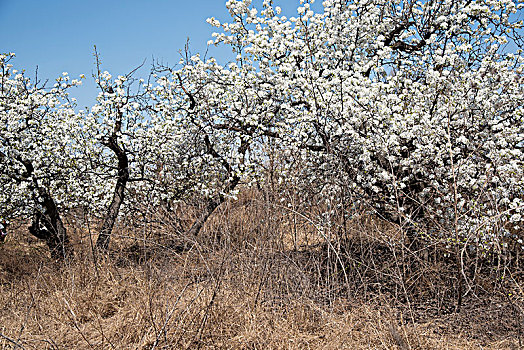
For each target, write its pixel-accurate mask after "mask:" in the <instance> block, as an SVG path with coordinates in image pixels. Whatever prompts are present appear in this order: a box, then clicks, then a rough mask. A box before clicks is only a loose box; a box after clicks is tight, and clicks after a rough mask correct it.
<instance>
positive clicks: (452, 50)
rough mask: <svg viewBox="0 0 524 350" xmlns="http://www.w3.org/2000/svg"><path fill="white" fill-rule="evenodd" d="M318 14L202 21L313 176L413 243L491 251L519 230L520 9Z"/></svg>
mask: <svg viewBox="0 0 524 350" xmlns="http://www.w3.org/2000/svg"><path fill="white" fill-rule="evenodd" d="M312 4H313V1H301V5H300V7H298V10H297V14H296V15H295V16H293V17H289V18H288V17H287V16H285V15H283V14H282V13H281V11H282V10H281V9H280V8H279V7H278V6H274V4H273V1H269V0H266V1H264V3H263V9H262V10H261V11H258V10H257V9H255V8H254V7H252V6H251V1H250V0H243V1H235V0H231V1H228V2H227V7H228V9H229V11H230V13H231V17H232V22H231V23H220V22H219V21H218V20H216V19H214V18H211V19H210V20H209V22H210V23H211V24H212V25H214V26H216V27H217V28H220V29H221V31H220V32H218V33H215V34H214V35H215V41H214V43H215V44H225V45H229V46H230V47H231V48H232V50H234V51H235V52H236V54H237V55H238V56H237V62H238V63H237V64H238V65H239V66H240V67H244V68H243V69H244V70H246V69H247V68H245V67H250V68H251V69H252V72H253V73H252V74H253V77H254V78H255V80H256V81H257V83H255V82H253V83H252V84H253V86H256V84H259V85H262V84H265V86H270V87H271V89H270V90H271V93H270V94H268V95H267V96H266V97H265V100H266V101H271V102H267V103H272V104H275V105H276V106H277V107H276V108H275V110H278V117H276V118H275V119H272V121H273V122H274V124H273V127H274V128H273V129H272V131H274V132H275V136H276V137H278V138H279V139H280V140H281V141H282V142H283V143H285V144H287V145H288V147H289V148H290V149H296V150H297V151H298V153H299V154H301V155H302V157H305V159H306V160H309V161H310V165H311V166H310V168H309V174H310V175H311V176H316V178H320V179H322V178H324V179H326V183H327V177H328V176H329V178H330V179H331V178H336V179H338V180H337V182H335V185H331V186H327V187H331V188H332V187H333V186H335V187H338V188H341V187H343V188H344V191H343V192H344V193H346V194H349V196H350V197H351V198H353V199H355V198H356V199H357V200H358V201H360V202H363V203H366V204H367V205H369V206H370V207H372V208H373V209H374V210H375V212H376V213H378V214H379V215H380V216H381V217H383V218H385V219H386V220H389V221H392V222H395V223H397V224H401V225H404V226H405V227H407V228H408V229H409V230H408V231H409V232H412V233H416V232H426V233H430V232H439V233H440V234H444V235H445V238H447V239H451V240H454V241H457V240H461V241H466V242H467V243H476V244H478V245H480V246H482V247H489V246H490V245H491V244H493V243H495V242H498V241H499V240H500V238H501V237H503V236H506V235H507V234H508V232H509V231H508V230H513V232H518V230H519V227H520V230H521V227H522V226H521V225H522V216H521V213H522V210H523V205H524V201H523V193H524V153H523V147H524V116H523V112H524V111H523V107H522V106H524V84H523V83H524V76H523V63H524V56H523V54H522V50H521V48H522V45H523V41H522V37H521V34H522V21H521V20H520V19H519V17H518V15H519V14H521V13H522V6H523V4H522V3H520V2H519V1H512V0H501V1H484V0H477V1H475V0H471V1H455V0H442V1H411V0H409V1H405V0H395V1H383V0H377V1H368V0H352V1H336V0H327V1H324V2H323V3H322V4H323V9H322V10H321V11H318V12H315V11H314V10H313V6H312ZM217 81H218V79H217ZM242 93H243V91H242V87H240V86H239V87H238V90H237V92H236V93H235V94H237V95H241V94H242ZM255 122H256V119H255ZM258 125H259V127H260V128H262V127H265V126H263V125H260V124H258ZM304 180H305V181H306V180H307V179H304ZM330 183H332V182H331V181H330ZM324 187H326V186H324ZM348 198H349V197H348Z"/></svg>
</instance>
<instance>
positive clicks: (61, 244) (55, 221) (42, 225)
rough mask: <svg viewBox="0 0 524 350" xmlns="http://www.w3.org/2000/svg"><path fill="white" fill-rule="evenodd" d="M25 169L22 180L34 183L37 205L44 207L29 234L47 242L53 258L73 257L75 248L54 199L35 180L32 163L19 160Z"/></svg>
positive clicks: (36, 217)
mask: <svg viewBox="0 0 524 350" xmlns="http://www.w3.org/2000/svg"><path fill="white" fill-rule="evenodd" d="M17 160H18V161H19V162H20V163H22V164H23V166H24V167H25V170H26V171H25V172H24V173H22V174H21V178H23V179H26V180H28V181H30V182H31V183H32V188H33V189H34V190H36V191H37V192H38V195H39V198H35V203H36V204H38V205H40V206H41V207H43V211H37V212H36V213H35V218H34V220H33V223H32V225H31V226H30V227H29V232H30V233H31V234H33V236H35V237H37V238H39V239H42V240H45V242H46V243H47V246H48V247H49V250H50V251H51V256H52V257H53V258H54V259H56V260H64V259H68V258H70V257H72V256H73V246H72V245H71V242H70V241H69V237H68V236H67V231H66V229H65V227H64V223H63V222H62V219H61V218H60V213H59V212H58V208H57V206H56V203H55V201H54V199H53V197H52V196H51V195H50V194H49V192H48V191H47V190H46V189H45V188H43V187H41V186H40V185H39V184H38V181H37V179H35V178H33V172H34V170H35V169H34V167H33V164H32V162H31V161H29V160H26V159H22V158H17Z"/></svg>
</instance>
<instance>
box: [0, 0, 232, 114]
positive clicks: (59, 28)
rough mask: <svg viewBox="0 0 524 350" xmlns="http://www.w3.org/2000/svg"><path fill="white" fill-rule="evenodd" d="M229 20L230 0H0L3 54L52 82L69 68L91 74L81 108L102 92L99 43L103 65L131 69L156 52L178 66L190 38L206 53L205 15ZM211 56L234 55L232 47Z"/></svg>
mask: <svg viewBox="0 0 524 350" xmlns="http://www.w3.org/2000/svg"><path fill="white" fill-rule="evenodd" d="M211 16H214V17H216V18H218V19H227V18H228V17H229V16H228V12H227V9H226V7H225V0H190V1H179V0H105V1H104V0H0V52H15V53H16V56H17V57H16V60H15V61H14V65H15V67H16V68H18V69H25V70H26V71H27V73H28V76H30V77H32V76H34V71H35V68H36V66H37V65H38V76H39V77H40V78H41V79H50V80H51V81H52V80H53V79H54V78H55V77H57V76H58V75H60V74H61V73H62V72H64V71H65V72H68V73H69V74H70V75H71V76H72V77H78V76H79V75H80V74H85V75H86V77H87V79H86V80H85V81H84V86H82V87H80V88H77V89H75V90H73V91H72V95H74V96H76V97H78V101H79V105H80V106H79V107H83V106H86V105H91V104H93V102H94V98H95V96H96V93H97V92H96V89H95V87H94V83H93V82H92V80H93V79H92V78H91V74H92V73H93V72H94V69H95V65H94V57H93V45H96V46H97V49H98V52H99V53H100V55H101V58H102V64H103V67H102V68H103V69H105V70H108V71H110V72H111V73H113V75H115V74H125V73H127V72H129V71H131V70H132V69H134V68H136V67H137V66H138V65H140V64H141V63H142V62H143V61H144V59H147V61H146V66H148V67H149V66H150V65H151V63H152V57H154V58H155V59H157V60H160V61H163V62H164V63H167V64H170V65H174V64H176V63H177V62H178V60H179V58H180V55H179V50H181V49H183V48H184V45H185V43H186V40H187V38H189V39H190V45H191V49H192V51H193V52H194V53H196V52H205V50H206V48H207V44H206V43H207V41H208V40H209V39H211V33H212V32H213V28H212V27H211V26H210V25H208V24H207V23H206V18H208V17H211ZM210 50H211V51H210V53H211V54H212V55H214V56H216V57H217V58H219V59H222V60H228V58H229V51H228V50H227V49H226V48H214V47H212V48H211V49H210Z"/></svg>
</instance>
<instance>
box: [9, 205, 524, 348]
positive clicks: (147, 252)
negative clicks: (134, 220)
mask: <svg viewBox="0 0 524 350" xmlns="http://www.w3.org/2000/svg"><path fill="white" fill-rule="evenodd" d="M279 213H280V214H279ZM293 215H294V214H293ZM293 215H291V214H290V212H289V211H287V212H283V211H277V210H275V208H274V207H273V208H269V207H268V206H265V205H259V204H257V202H255V201H248V200H242V198H241V200H239V201H238V202H235V203H228V204H227V205H225V206H224V207H223V208H221V210H220V211H219V212H218V213H216V215H214V217H213V218H212V220H211V221H210V222H209V223H208V224H207V225H206V227H205V230H204V232H202V235H201V237H199V238H198V239H197V240H189V239H185V240H184V237H180V236H179V235H175V234H173V233H172V232H170V230H169V225H167V224H166V223H165V222H161V221H159V222H157V223H155V224H152V223H150V224H147V225H145V224H144V225H142V226H140V225H130V224H129V225H128V224H126V226H121V227H119V228H118V230H117V232H115V239H114V240H113V242H112V248H111V249H112V250H111V252H110V254H109V255H108V256H105V257H103V256H100V255H96V254H94V253H93V250H92V249H91V246H92V245H91V239H90V237H89V234H88V231H87V230H86V229H83V228H80V227H76V226H73V225H71V226H70V228H69V231H70V232H71V234H72V236H73V239H74V241H75V258H74V260H73V261H71V262H68V263H67V264H65V265H64V264H57V263H53V262H51V260H50V258H49V256H48V255H49V253H48V251H47V250H46V247H45V246H44V245H43V244H42V243H41V242H38V241H37V240H36V239H34V238H32V237H31V236H29V235H28V234H27V233H26V232H25V230H24V228H23V227H21V228H19V229H18V230H17V232H15V233H13V234H12V235H11V236H10V237H9V240H8V241H7V242H6V243H5V244H4V245H3V246H1V247H0V348H1V349H402V350H404V349H518V348H520V347H519V342H520V340H519V338H520V334H519V332H520V323H521V322H522V321H521V315H520V313H521V312H520V309H519V307H518V305H520V304H519V303H518V302H519V301H520V299H521V297H522V295H518V293H519V292H518V288H517V289H514V290H512V293H513V295H512V296H511V297H509V298H504V297H503V296H499V294H497V293H495V292H492V293H491V294H489V293H488V292H487V291H486V293H484V294H481V293H480V292H476V293H473V292H472V293H470V294H469V297H466V298H465V300H464V306H463V308H462V310H461V311H460V312H459V313H454V312H451V311H449V305H448V304H449V303H451V301H449V300H448V299H449V298H448V297H449V295H450V294H449V293H448V291H449V290H451V286H448V285H446V283H448V282H442V283H441V284H439V282H438V281H439V278H436V277H435V278H432V277H431V276H439V275H440V274H441V272H442V269H446V268H447V267H446V266H445V265H443V263H442V262H439V261H435V263H428V264H427V266H426V267H425V269H424V270H423V271H422V272H420V273H419V274H411V275H409V276H408V277H409V278H407V279H404V280H403V281H404V282H402V283H397V282H395V281H397V280H396V277H395V273H396V272H395V271H399V270H398V269H397V270H396V269H395V268H394V266H395V264H393V263H392V262H393V261H394V260H395V259H397V260H398V259H399V257H396V258H395V259H393V256H382V257H380V256H378V255H380V254H382V255H384V254H387V251H384V252H382V253H380V249H382V248H381V247H382V244H384V242H386V241H390V240H394V239H398V237H395V234H396V233H395V232H393V231H391V232H389V233H387V232H385V231H387V230H389V229H388V228H387V227H381V226H380V225H377V224H372V223H370V222H372V221H373V220H357V221H355V222H352V223H349V226H348V227H349V228H350V232H351V237H352V239H353V240H354V241H355V242H359V244H360V250H359V251H360V253H359V254H357V251H356V250H351V249H349V248H348V249H345V250H337V249H335V248H334V246H336V245H338V244H341V242H340V241H337V239H335V238H333V237H327V236H329V235H331V234H332V233H330V232H327V233H326V232H322V233H319V232H316V231H315V229H314V227H313V225H312V224H311V222H308V220H307V218H304V217H303V218H297V217H294V216H293ZM388 237H389V238H388ZM377 240H379V241H377ZM372 242H374V243H373V245H370V244H371V243H372ZM366 245H367V246H369V250H367V249H368V248H365V247H364V246H366ZM330 246H333V249H330ZM354 247H356V245H354ZM183 248H184V249H183ZM355 249H356V248H355ZM368 251H376V252H377V254H378V255H366V254H367V253H365V252H368ZM337 252H339V253H340V254H342V253H341V252H346V253H345V254H346V255H347V256H352V257H353V258H352V259H353V260H351V259H350V260H348V259H346V258H342V257H340V256H337V254H338V253H337ZM349 252H352V253H351V254H350V253H349ZM363 252H364V253H363ZM341 261H344V262H346V264H347V266H346V267H345V268H341V264H339V263H340V262H341ZM342 265H344V264H342ZM364 265H368V266H369V268H363V267H362V266H364ZM397 265H398V264H397ZM399 268H400V267H399ZM432 269H433V270H432ZM439 269H440V270H439ZM378 272H380V276H379V273H378ZM444 272H445V271H444ZM388 275H390V278H389V279H388V277H387V276H388ZM358 276H360V277H358ZM373 276H375V277H373ZM410 278H411V279H413V281H414V282H413V283H412V281H410V280H409V279H410ZM381 280H382V281H384V284H383V285H380V283H379V282H380V281H381ZM388 283H389V284H388ZM486 283H488V282H486ZM479 284H482V281H480V280H479ZM488 284H489V283H488ZM379 285H380V286H379ZM402 285H404V286H407V287H406V288H408V289H409V292H407V291H406V292H405V293H404V292H403V291H402V290H400V289H401V288H400V287H401V286H402ZM396 288H397V289H398V290H399V291H398V292H395V290H397V289H396ZM487 288H488V287H485V288H484V290H487ZM439 289H441V291H439ZM479 290H480V289H479ZM408 293H409V295H412V296H413V297H412V298H409V297H408V298H407V299H403V297H402V296H403V295H408ZM473 294H475V296H473ZM439 296H442V297H439ZM446 298H448V299H446ZM446 303H447V304H446Z"/></svg>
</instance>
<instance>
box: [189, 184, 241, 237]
mask: <svg viewBox="0 0 524 350" xmlns="http://www.w3.org/2000/svg"><path fill="white" fill-rule="evenodd" d="M239 182H240V177H238V176H235V177H234V178H233V179H232V180H231V181H230V182H229V184H227V186H226V187H225V190H224V192H225V193H230V192H231V191H233V190H234V189H235V187H236V186H237V185H238V183H239ZM225 200H226V198H225V197H224V195H222V194H219V195H218V196H217V197H215V198H210V199H209V200H208V202H207V206H206V208H205V209H204V211H203V212H202V213H201V214H200V216H199V217H198V219H197V220H196V221H195V222H194V223H193V225H192V226H191V228H190V229H189V231H187V234H188V235H189V236H190V237H196V236H198V234H199V233H200V230H201V229H202V227H203V226H204V224H205V223H206V221H207V219H209V217H210V216H211V214H213V212H214V211H215V210H216V208H218V207H219V206H220V204H222V203H224V201H225Z"/></svg>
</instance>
